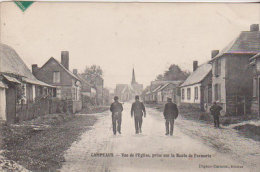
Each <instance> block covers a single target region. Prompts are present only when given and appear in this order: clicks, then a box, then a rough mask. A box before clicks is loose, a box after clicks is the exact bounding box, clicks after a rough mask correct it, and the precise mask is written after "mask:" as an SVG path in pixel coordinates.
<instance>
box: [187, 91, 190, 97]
mask: <svg viewBox="0 0 260 172" xmlns="http://www.w3.org/2000/svg"><path fill="white" fill-rule="evenodd" d="M187 99H188V100H190V88H187Z"/></svg>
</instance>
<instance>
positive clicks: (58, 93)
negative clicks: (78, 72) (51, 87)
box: [55, 88, 61, 98]
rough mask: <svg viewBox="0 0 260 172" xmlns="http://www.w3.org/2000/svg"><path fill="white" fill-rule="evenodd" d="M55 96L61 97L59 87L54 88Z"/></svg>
mask: <svg viewBox="0 0 260 172" xmlns="http://www.w3.org/2000/svg"><path fill="white" fill-rule="evenodd" d="M55 97H57V98H61V89H60V88H57V89H56V96H55Z"/></svg>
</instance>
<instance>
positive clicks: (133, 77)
mask: <svg viewBox="0 0 260 172" xmlns="http://www.w3.org/2000/svg"><path fill="white" fill-rule="evenodd" d="M131 84H132V85H133V84H136V80H135V69H134V68H133V73H132V82H131Z"/></svg>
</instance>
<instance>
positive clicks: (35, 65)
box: [32, 64, 39, 75]
mask: <svg viewBox="0 0 260 172" xmlns="http://www.w3.org/2000/svg"><path fill="white" fill-rule="evenodd" d="M38 70H39V68H38V65H37V64H33V65H32V74H33V75H36V73H37V72H38Z"/></svg>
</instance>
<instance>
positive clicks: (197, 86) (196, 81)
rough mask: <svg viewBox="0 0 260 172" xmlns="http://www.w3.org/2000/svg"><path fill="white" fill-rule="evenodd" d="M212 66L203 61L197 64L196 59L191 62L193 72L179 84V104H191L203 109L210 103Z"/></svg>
mask: <svg viewBox="0 0 260 172" xmlns="http://www.w3.org/2000/svg"><path fill="white" fill-rule="evenodd" d="M211 71H212V66H211V64H208V63H204V64H202V65H200V66H198V61H194V62H193V72H192V73H191V74H190V76H189V77H188V78H187V79H186V80H185V81H184V83H183V84H181V86H180V89H181V104H182V105H193V107H195V108H199V109H200V110H202V111H204V110H207V108H208V107H209V105H210V104H211V103H212V97H211V95H212V91H211V85H212V81H211V78H212V72H211Z"/></svg>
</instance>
